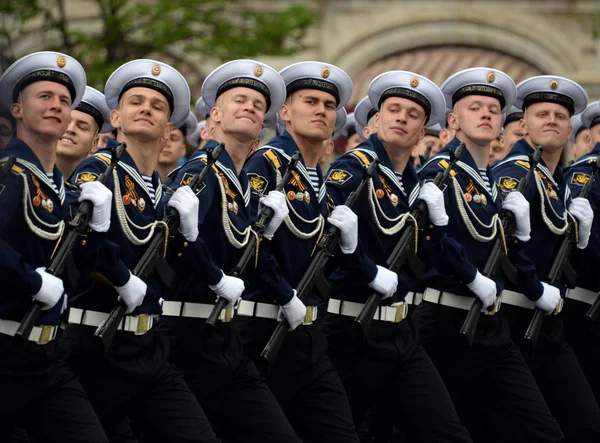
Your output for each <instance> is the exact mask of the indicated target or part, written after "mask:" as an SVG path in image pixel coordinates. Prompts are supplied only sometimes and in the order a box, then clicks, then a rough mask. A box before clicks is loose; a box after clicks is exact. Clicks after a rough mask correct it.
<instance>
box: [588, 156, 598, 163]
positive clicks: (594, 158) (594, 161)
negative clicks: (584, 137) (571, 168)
mask: <svg viewBox="0 0 600 443" xmlns="http://www.w3.org/2000/svg"><path fill="white" fill-rule="evenodd" d="M596 161H597V157H592V158H590V159H589V160H588V161H587V162H588V163H596Z"/></svg>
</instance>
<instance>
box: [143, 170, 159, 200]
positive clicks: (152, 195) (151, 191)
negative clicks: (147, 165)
mask: <svg viewBox="0 0 600 443" xmlns="http://www.w3.org/2000/svg"><path fill="white" fill-rule="evenodd" d="M142 178H143V179H144V183H146V188H148V195H149V196H150V200H152V205H153V206H154V205H155V204H156V192H154V185H153V184H152V176H150V175H143V174H142Z"/></svg>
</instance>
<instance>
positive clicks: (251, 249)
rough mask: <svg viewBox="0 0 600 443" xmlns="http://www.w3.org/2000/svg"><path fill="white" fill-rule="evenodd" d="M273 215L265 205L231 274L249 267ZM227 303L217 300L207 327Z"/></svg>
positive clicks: (293, 161) (296, 156)
mask: <svg viewBox="0 0 600 443" xmlns="http://www.w3.org/2000/svg"><path fill="white" fill-rule="evenodd" d="M299 159H300V151H297V152H296V153H295V154H294V155H293V156H292V158H291V159H290V162H289V163H288V167H287V169H286V171H285V174H284V175H283V178H282V179H281V181H280V182H279V184H278V185H277V187H276V188H275V190H276V191H279V192H281V191H282V190H283V187H284V186H285V185H286V183H287V182H288V181H289V179H290V175H291V173H292V171H293V170H294V169H295V168H296V164H297V163H298V160H299ZM272 217H273V209H271V208H269V207H268V206H265V207H264V208H263V209H262V211H261V213H260V216H259V217H258V220H257V221H256V223H254V232H255V233H256V235H252V236H250V239H249V240H248V244H247V245H246V248H245V249H244V252H243V254H242V256H241V258H240V260H239V261H238V262H237V264H236V265H235V266H234V267H233V269H232V270H231V272H230V275H231V276H233V277H238V278H240V277H241V276H242V275H243V274H244V272H245V271H246V268H247V267H248V264H249V263H250V260H251V259H252V257H254V254H255V250H256V246H257V245H258V244H259V242H260V241H261V240H262V238H263V235H264V230H265V227H266V226H267V225H268V224H269V222H270V221H271V218H272ZM227 303H228V301H227V299H225V298H219V299H218V300H217V303H216V304H215V306H214V308H213V309H212V311H211V312H210V315H209V316H208V318H207V319H206V322H205V323H204V327H205V328H206V327H208V328H214V326H215V323H216V322H217V320H218V319H219V316H220V315H221V312H222V311H223V309H225V307H226V306H227Z"/></svg>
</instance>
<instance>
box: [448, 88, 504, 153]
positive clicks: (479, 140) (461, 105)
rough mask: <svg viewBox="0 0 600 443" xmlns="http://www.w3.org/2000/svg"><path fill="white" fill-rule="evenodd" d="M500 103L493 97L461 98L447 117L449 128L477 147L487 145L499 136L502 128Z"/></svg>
mask: <svg viewBox="0 0 600 443" xmlns="http://www.w3.org/2000/svg"><path fill="white" fill-rule="evenodd" d="M500 111H501V108H500V102H499V101H498V99H496V98H493V97H486V96H482V95H469V96H466V97H464V98H461V99H460V100H459V101H458V102H457V103H456V104H455V105H454V109H453V111H452V112H451V113H450V115H449V116H448V122H449V123H450V127H451V128H452V129H454V130H455V131H456V133H457V134H462V135H463V136H464V137H466V138H468V139H470V140H472V141H473V142H474V143H476V144H477V145H479V146H485V145H488V144H489V143H490V142H491V141H492V140H495V139H496V137H498V135H499V134H500V128H501V127H502V115H501V112H500Z"/></svg>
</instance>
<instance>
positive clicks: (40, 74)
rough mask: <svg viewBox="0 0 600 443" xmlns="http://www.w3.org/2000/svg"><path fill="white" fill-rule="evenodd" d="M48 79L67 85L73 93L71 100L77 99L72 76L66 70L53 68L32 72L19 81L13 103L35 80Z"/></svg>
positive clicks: (14, 92)
mask: <svg viewBox="0 0 600 443" xmlns="http://www.w3.org/2000/svg"><path fill="white" fill-rule="evenodd" d="M41 81H48V82H54V83H58V84H61V85H63V86H65V87H66V88H67V89H68V90H69V93H70V94H71V101H75V98H76V96H77V92H76V91H75V84H74V83H73V80H71V77H69V76H68V75H67V74H65V73H64V72H60V71H54V70H52V69H40V70H39V71H34V72H30V73H29V74H27V75H26V76H24V77H23V78H22V79H21V80H19V81H18V82H17V84H16V85H15V88H14V89H13V94H12V99H13V103H16V102H17V101H18V99H19V93H20V92H21V91H22V90H23V89H25V88H26V87H27V86H29V85H30V84H32V83H35V82H41Z"/></svg>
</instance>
